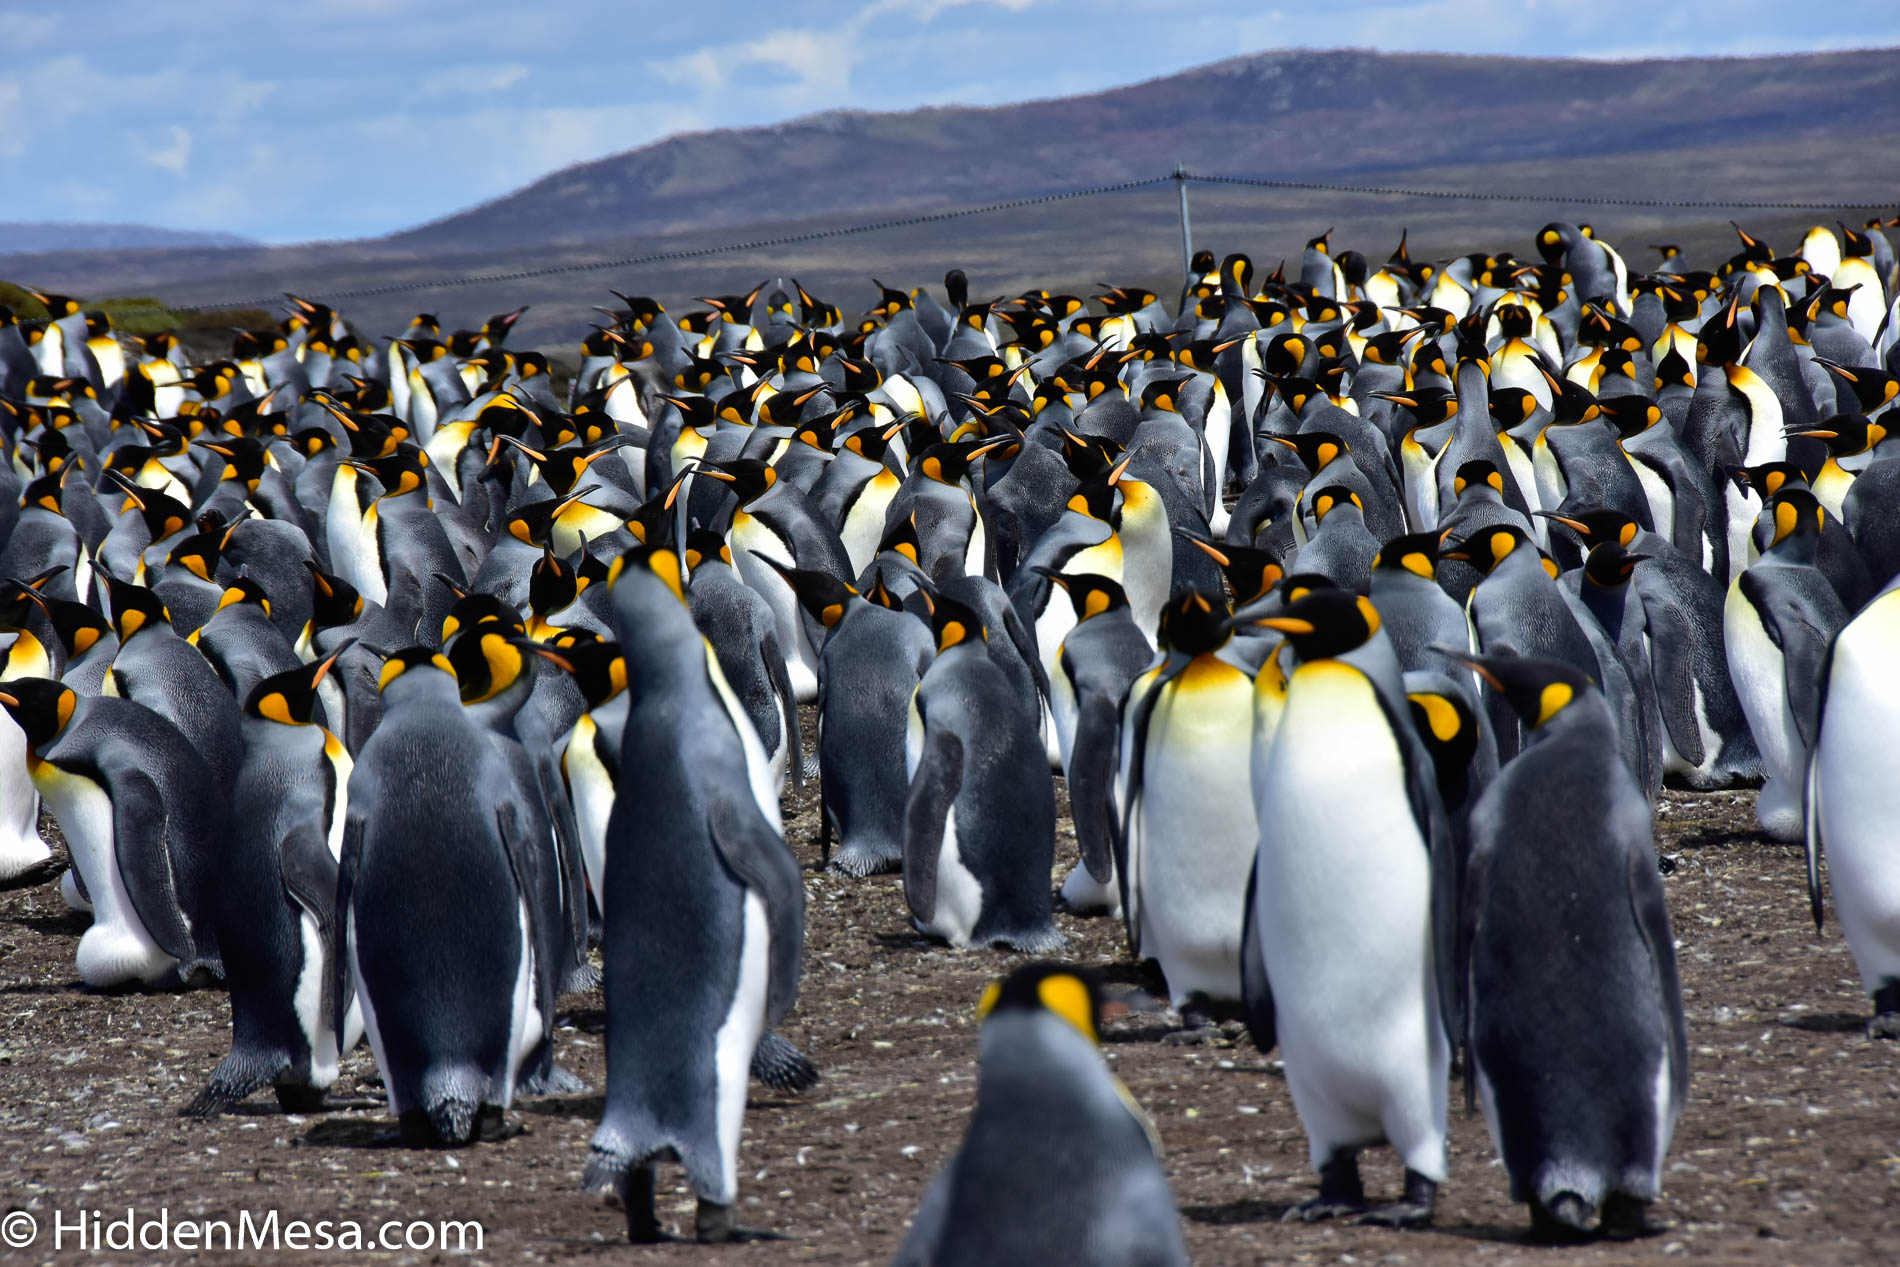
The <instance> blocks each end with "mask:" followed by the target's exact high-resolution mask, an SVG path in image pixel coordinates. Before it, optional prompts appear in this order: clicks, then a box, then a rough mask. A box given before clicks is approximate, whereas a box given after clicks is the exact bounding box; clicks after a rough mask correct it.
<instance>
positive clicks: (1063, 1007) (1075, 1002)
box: [976, 963, 1112, 1045]
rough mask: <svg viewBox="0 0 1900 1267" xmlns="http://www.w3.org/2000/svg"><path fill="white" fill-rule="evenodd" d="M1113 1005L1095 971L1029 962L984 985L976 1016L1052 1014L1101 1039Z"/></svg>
mask: <svg viewBox="0 0 1900 1267" xmlns="http://www.w3.org/2000/svg"><path fill="white" fill-rule="evenodd" d="M1111 1014H1112V1008H1111V1006H1110V1005H1108V1004H1107V1002H1106V1000H1104V998H1103V997H1102V988H1101V985H1100V984H1099V983H1098V982H1097V980H1096V978H1095V976H1094V974H1092V973H1090V972H1089V971H1087V970H1086V969H1083V968H1079V967H1077V966H1075V965H1073V964H1066V963H1031V964H1024V965H1023V966H1022V967H1020V968H1018V969H1016V970H1015V971H1014V972H1012V973H1010V974H1009V975H1008V976H1007V977H1004V978H1002V979H1001V980H998V981H992V982H990V983H989V985H988V986H986V987H984V990H983V997H982V998H981V999H979V1000H978V1001H977V1005H976V1016H977V1019H978V1020H979V1021H983V1022H987V1021H989V1020H990V1019H991V1018H992V1017H1006V1016H1025V1015H1028V1016H1043V1015H1053V1016H1055V1017H1056V1018H1058V1019H1060V1020H1062V1021H1064V1022H1066V1023H1067V1024H1068V1025H1070V1026H1071V1027H1073V1028H1074V1029H1075V1031H1076V1032H1077V1033H1079V1034H1081V1035H1082V1036H1083V1037H1084V1038H1086V1039H1088V1040H1089V1042H1091V1043H1095V1044H1098V1045H1099V1044H1100V1043H1101V1041H1102V1022H1103V1021H1104V1020H1105V1019H1107V1018H1108V1016H1109V1015H1111Z"/></svg>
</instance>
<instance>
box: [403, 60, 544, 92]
mask: <svg viewBox="0 0 1900 1267" xmlns="http://www.w3.org/2000/svg"><path fill="white" fill-rule="evenodd" d="M528 73H529V72H528V68H527V67H526V66H522V65H519V64H514V65H507V66H452V67H450V68H449V69H447V70H438V71H434V72H432V73H431V74H429V75H426V76H424V77H423V80H422V82H421V83H420V84H418V85H417V86H416V93H417V95H418V96H423V97H455V96H462V95H465V94H466V95H469V96H482V95H487V94H489V93H498V92H507V91H508V90H509V89H510V88H513V87H514V86H515V85H516V84H519V83H520V82H521V81H522V80H524V79H526V78H527V77H528Z"/></svg>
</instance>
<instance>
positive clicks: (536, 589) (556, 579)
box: [528, 534, 717, 617]
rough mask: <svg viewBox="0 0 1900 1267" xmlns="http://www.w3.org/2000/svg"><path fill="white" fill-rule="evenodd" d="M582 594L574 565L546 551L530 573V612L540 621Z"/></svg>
mask: <svg viewBox="0 0 1900 1267" xmlns="http://www.w3.org/2000/svg"><path fill="white" fill-rule="evenodd" d="M714 535H717V534H714ZM580 592H581V584H580V575H579V573H578V572H577V571H576V569H575V568H574V565H573V564H572V563H568V562H564V561H563V560H562V559H561V558H560V557H559V556H558V555H556V554H555V553H554V551H552V550H550V549H547V548H546V547H543V548H542V550H541V557H540V558H538V559H536V560H535V561H534V566H533V567H532V568H530V569H529V571H528V611H529V612H530V613H531V614H532V615H533V616H536V617H541V616H546V615H547V614H548V613H550V612H557V611H560V610H561V609H562V608H564V607H566V606H567V605H568V604H569V603H572V602H573V601H574V600H575V599H576V598H578V597H579V596H580Z"/></svg>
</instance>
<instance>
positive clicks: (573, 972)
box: [556, 963, 600, 994]
mask: <svg viewBox="0 0 1900 1267" xmlns="http://www.w3.org/2000/svg"><path fill="white" fill-rule="evenodd" d="M599 988H600V969H599V968H596V967H595V966H594V965H593V964H591V963H582V964H579V965H576V966H575V967H573V968H571V969H569V970H568V973H567V975H566V976H564V977H562V978H561V987H560V989H559V990H557V991H556V993H557V994H586V993H587V992H588V991H589V990H597V989H599Z"/></svg>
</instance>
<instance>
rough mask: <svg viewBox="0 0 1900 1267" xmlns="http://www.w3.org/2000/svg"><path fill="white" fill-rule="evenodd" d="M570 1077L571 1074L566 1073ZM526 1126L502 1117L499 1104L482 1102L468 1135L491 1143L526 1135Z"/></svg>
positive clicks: (472, 1139)
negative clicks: (472, 1131) (471, 1132)
mask: <svg viewBox="0 0 1900 1267" xmlns="http://www.w3.org/2000/svg"><path fill="white" fill-rule="evenodd" d="M568 1076H569V1077H572V1076H573V1075H572V1074H570V1075H568ZM527 1133H528V1128H527V1127H526V1126H523V1125H522V1124H521V1123H520V1122H510V1121H507V1120H505V1119H504V1118H503V1117H502V1112H501V1105H499V1104H484V1105H482V1107H481V1108H480V1109H478V1110H476V1113H475V1131H474V1133H473V1134H472V1135H470V1136H469V1139H470V1141H471V1142H473V1141H475V1140H485V1141H487V1142H488V1143H491V1144H497V1143H500V1142H501V1141H502V1140H504V1139H513V1138H514V1137H515V1136H517V1135H526V1134H527Z"/></svg>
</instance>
